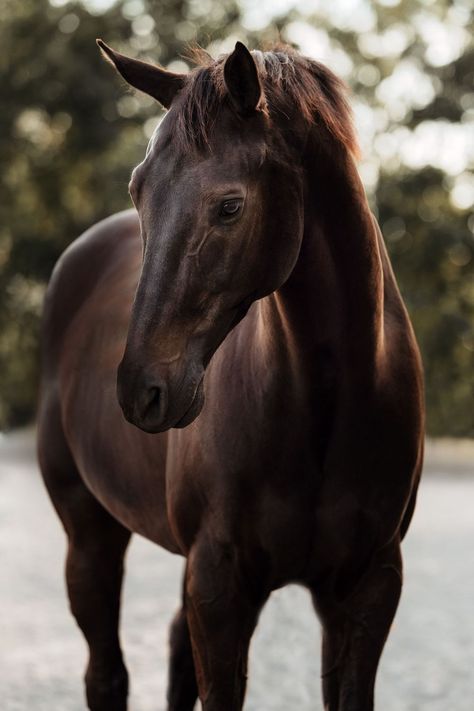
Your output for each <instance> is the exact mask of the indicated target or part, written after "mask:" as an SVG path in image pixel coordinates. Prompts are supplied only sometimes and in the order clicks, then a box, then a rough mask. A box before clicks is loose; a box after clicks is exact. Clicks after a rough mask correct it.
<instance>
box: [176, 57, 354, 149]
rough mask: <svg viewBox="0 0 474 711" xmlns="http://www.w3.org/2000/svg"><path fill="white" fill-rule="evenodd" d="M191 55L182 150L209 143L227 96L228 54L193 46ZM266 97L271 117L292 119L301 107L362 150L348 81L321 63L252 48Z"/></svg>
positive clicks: (180, 120)
mask: <svg viewBox="0 0 474 711" xmlns="http://www.w3.org/2000/svg"><path fill="white" fill-rule="evenodd" d="M188 56H189V58H190V59H192V61H193V62H194V63H195V64H197V65H198V66H197V68H195V69H194V70H193V71H192V72H190V74H189V75H188V81H187V82H186V84H185V86H184V88H183V89H182V92H181V93H182V103H181V110H180V112H179V115H178V116H177V120H176V125H175V137H176V139H177V141H178V143H179V144H180V145H181V146H182V147H183V148H185V149H186V148H189V147H192V146H202V145H205V144H207V143H208V136H209V131H210V128H211V127H212V124H213V122H214V121H215V119H216V117H217V115H218V113H219V109H220V108H221V106H222V104H223V103H224V102H225V100H226V98H225V97H226V90H225V84H224V63H225V60H226V58H227V55H223V56H221V57H219V58H218V59H217V60H214V59H213V58H212V57H211V56H210V55H209V54H208V53H207V52H206V51H204V50H203V49H201V48H199V47H197V48H192V49H191V50H190V53H189V55H188ZM252 56H253V58H254V60H255V63H256V66H257V70H258V74H259V77H260V82H261V84H262V87H263V92H264V99H263V101H262V104H261V106H260V107H259V108H260V109H261V110H262V111H264V112H266V113H267V114H268V115H270V116H272V115H274V116H277V115H278V114H280V115H283V116H287V117H288V118H289V117H290V116H291V114H293V113H294V112H295V111H297V112H298V113H299V114H300V115H301V116H302V117H303V119H304V120H305V121H306V122H307V123H308V124H310V125H311V124H315V123H316V124H322V125H323V126H325V128H326V129H327V131H328V132H329V133H330V135H331V136H332V137H333V138H334V139H335V140H336V141H337V142H338V143H340V144H342V145H343V146H345V147H346V148H347V149H348V150H349V151H350V152H351V153H352V154H353V155H357V154H358V145H357V138H356V135H355V130H354V126H353V121H352V112H351V108H350V106H349V103H348V100H347V88H346V85H345V84H344V82H343V81H342V80H341V79H339V78H338V77H337V76H336V75H335V74H333V72H332V71H331V70H330V69H328V68H327V67H325V66H324V65H323V64H320V63H319V62H316V61H315V60H313V59H310V58H309V57H305V56H303V55H301V54H299V53H298V52H296V51H295V50H294V49H292V48H291V47H287V46H276V47H274V48H272V49H271V50H270V51H266V52H260V51H257V50H254V51H253V52H252Z"/></svg>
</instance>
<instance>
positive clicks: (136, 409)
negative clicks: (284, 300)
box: [99, 42, 303, 432]
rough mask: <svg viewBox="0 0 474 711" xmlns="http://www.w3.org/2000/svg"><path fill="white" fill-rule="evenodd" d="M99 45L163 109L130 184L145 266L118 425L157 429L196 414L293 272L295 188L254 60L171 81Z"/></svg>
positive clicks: (122, 373)
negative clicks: (238, 334)
mask: <svg viewBox="0 0 474 711" xmlns="http://www.w3.org/2000/svg"><path fill="white" fill-rule="evenodd" d="M99 44H100V46H101V48H102V50H103V51H104V52H105V54H106V55H107V56H108V58H109V59H111V61H112V62H113V63H114V65H115V66H116V68H117V69H118V71H119V72H120V73H121V74H122V76H123V77H124V78H125V79H126V80H127V81H128V82H129V83H130V84H132V85H133V86H135V87H136V88H138V89H140V90H142V91H145V92H146V93H148V94H150V95H152V96H154V97H155V98H156V99H157V100H158V101H160V103H161V104H162V105H163V106H165V107H166V108H168V109H169V111H168V113H167V114H166V116H165V117H164V119H163V120H162V122H161V124H160V125H159V127H158V129H157V130H156V132H155V134H154V135H153V137H152V139H151V141H150V145H149V148H148V151H147V154H146V157H145V159H144V160H143V162H142V163H140V165H138V166H137V168H135V170H134V171H133V176H132V179H131V183H130V193H131V196H132V198H133V201H134V203H135V206H136V208H137V211H138V214H139V218H140V225H141V232H142V238H143V244H144V257H143V269H142V274H141V278H140V282H139V285H138V289H137V293H136V298H135V303H134V307H133V312H132V317H131V321H130V326H129V332H128V339H127V345H126V350H125V354H124V356H123V360H122V362H121V364H120V367H119V371H118V396H119V401H120V404H121V406H122V409H123V412H124V414H125V416H126V418H127V419H128V420H129V421H130V422H132V423H133V424H135V425H137V426H138V427H140V428H141V429H143V430H145V431H147V432H160V431H164V430H166V429H169V428H170V427H184V426H185V425H187V424H189V423H190V422H192V420H193V419H194V418H195V417H196V416H197V415H198V414H199V412H200V411H201V408H202V405H203V375H204V371H205V368H206V366H207V364H208V363H209V361H210V359H211V357H212V355H213V354H214V352H215V351H216V349H217V348H218V346H219V344H220V343H221V342H222V341H223V339H224V338H225V337H226V336H227V334H228V333H229V332H230V331H231V329H232V328H233V327H234V326H235V325H236V324H237V323H238V322H239V321H240V320H241V319H242V317H243V316H244V315H245V314H246V312H247V310H248V308H249V306H250V304H251V303H252V302H253V301H254V300H255V299H258V298H260V297H262V296H264V295H266V294H269V293H271V292H272V291H274V290H275V289H277V288H278V287H280V286H281V285H282V284H283V283H284V282H285V280H286V279H287V278H288V276H289V274H290V273H291V270H292V268H293V266H294V264H295V261H296V258H297V255H298V252H299V248H300V243H301V236H302V223H303V219H302V204H303V200H302V195H301V192H302V190H301V186H302V181H301V179H300V178H299V174H298V169H297V168H296V169H295V164H294V162H293V159H292V156H291V155H290V153H289V152H288V150H286V153H285V149H284V146H283V141H282V140H281V136H280V138H279V137H278V136H277V135H276V132H275V130H274V128H273V125H272V121H271V118H270V116H269V111H268V109H267V105H266V98H265V95H264V93H263V90H262V81H261V78H260V73H259V69H258V58H259V54H258V53H257V55H256V58H257V62H256V60H255V59H254V57H253V56H252V54H250V52H249V51H248V50H247V49H246V48H245V47H244V45H242V44H240V43H237V45H236V48H235V50H234V51H233V52H232V53H231V54H230V55H229V56H228V57H227V58H222V59H220V60H218V61H216V62H212V63H209V65H208V66H204V67H200V68H199V69H197V70H195V71H193V72H191V73H190V74H189V75H176V74H172V73H170V72H167V71H165V70H164V69H161V68H159V67H156V66H152V65H150V64H146V63H143V62H139V61H137V60H134V59H129V58H126V57H124V56H123V55H121V54H118V53H117V52H115V51H114V50H111V49H110V48H109V47H107V46H106V45H104V44H103V43H101V42H99ZM260 61H262V60H261V55H260ZM295 142H296V139H295ZM284 143H285V145H287V144H288V141H285V142H284ZM290 143H291V141H290ZM292 163H293V164H292ZM285 176H286V178H285ZM288 176H291V179H288Z"/></svg>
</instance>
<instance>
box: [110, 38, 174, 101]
mask: <svg viewBox="0 0 474 711" xmlns="http://www.w3.org/2000/svg"><path fill="white" fill-rule="evenodd" d="M96 42H97V44H98V45H99V47H100V49H101V51H102V53H103V54H104V56H105V58H106V59H108V60H109V61H110V62H111V63H112V64H113V65H114V66H115V68H116V70H117V71H118V72H119V74H121V75H122V76H123V78H124V79H125V81H126V82H128V83H129V84H130V85H131V86H133V87H135V89H139V90H140V91H143V92H144V93H145V94H148V95H149V96H153V98H154V99H156V100H157V101H159V102H160V104H162V106H164V107H165V109H168V108H169V107H170V105H171V102H172V101H173V99H174V97H175V96H176V94H177V93H178V91H179V90H180V89H181V88H182V87H183V85H184V82H185V78H186V75H185V74H173V73H172V72H168V71H166V69H163V68H162V67H157V66H155V65H154V64H148V62H142V61H140V60H139V59H132V58H131V57H126V56H125V55H124V54H120V52H116V51H115V50H114V49H112V47H109V46H108V45H106V44H105V42H103V41H102V40H101V39H98V40H96Z"/></svg>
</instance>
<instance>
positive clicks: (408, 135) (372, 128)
mask: <svg viewBox="0 0 474 711" xmlns="http://www.w3.org/2000/svg"><path fill="white" fill-rule="evenodd" d="M114 2H115V0H83V3H82V4H83V5H84V6H85V7H86V8H87V9H88V10H89V11H91V12H97V13H102V12H103V11H105V10H107V9H108V8H110V7H111V6H112V5H113V4H114ZM50 3H51V5H53V6H64V5H67V3H68V0H50ZM191 4H192V5H193V4H194V5H195V7H196V13H195V14H196V24H198V21H199V17H200V16H202V15H205V14H206V12H207V11H209V10H210V9H211V5H212V3H211V2H210V1H209V0H195V2H194V3H191ZM375 4H377V5H380V6H383V7H388V8H396V7H399V6H402V5H403V3H402V2H401V1H400V0H378V2H377V3H374V2H370V1H369V0H331V1H330V2H328V1H327V0H259V1H258V2H255V1H254V0H240V6H241V8H242V13H243V14H242V17H241V20H240V23H241V25H242V27H243V28H244V29H246V30H248V31H250V32H260V31H262V30H264V29H266V28H267V27H268V26H269V25H271V23H272V22H273V20H274V19H275V18H278V17H279V16H283V15H286V14H288V13H290V12H294V13H295V19H294V20H292V21H290V22H289V23H288V24H287V25H286V26H285V28H284V32H283V33H282V34H281V39H282V40H283V41H285V42H290V43H292V44H294V45H296V46H297V47H298V48H299V49H300V50H301V51H302V52H303V53H304V54H306V55H308V56H310V57H313V58H315V59H318V60H320V61H322V62H324V63H326V64H327V65H328V66H329V67H331V69H333V71H335V72H336V73H337V74H338V75H339V76H341V77H343V78H344V79H345V80H346V81H347V82H348V83H351V82H352V79H353V78H355V77H354V72H355V71H356V72H357V75H356V76H357V79H358V80H359V81H360V82H361V83H362V84H364V85H365V86H367V87H368V88H372V89H373V93H374V96H375V97H376V103H375V107H374V103H373V102H371V104H372V105H371V106H370V105H369V104H368V103H367V102H366V101H364V100H363V98H360V97H359V96H353V97H352V104H353V108H354V113H355V120H356V125H357V129H358V133H359V138H360V142H361V147H362V161H361V165H360V170H361V173H362V176H363V179H364V182H365V184H366V187H367V188H368V190H371V189H373V188H374V187H375V185H376V183H377V180H378V175H379V166H380V163H383V165H384V168H385V170H393V171H396V170H398V169H399V167H400V165H401V164H404V165H406V166H407V167H409V168H411V169H418V168H421V167H423V166H425V165H431V166H433V167H435V168H439V169H440V170H442V171H443V172H445V173H446V174H447V176H448V179H449V187H450V197H451V201H452V203H453V205H454V206H455V207H459V208H461V209H465V208H467V207H470V206H471V205H472V204H473V203H474V176H473V175H472V173H471V172H469V169H470V168H472V166H473V165H474V87H472V91H471V92H467V93H466V94H465V96H464V97H463V100H462V105H463V108H464V113H463V116H462V117H461V121H460V122H459V123H455V124H453V123H451V122H449V121H446V120H428V121H423V122H421V123H420V124H419V125H418V126H416V128H415V129H414V130H410V129H408V128H406V127H400V128H396V127H395V128H391V130H390V131H388V130H387V129H388V128H389V125H390V124H396V123H397V122H398V121H402V120H404V119H405V118H406V115H407V113H408V112H409V111H412V110H413V109H418V110H419V109H423V108H424V107H425V106H426V105H428V104H429V103H430V102H431V101H432V100H433V98H434V96H435V94H436V92H437V90H438V89H439V82H440V81H441V80H440V79H439V78H438V77H437V76H436V75H435V74H430V75H429V74H427V73H426V71H424V67H423V65H422V64H421V62H420V61H419V58H418V57H416V56H415V57H413V56H411V57H404V58H402V55H403V53H404V52H405V51H406V49H407V48H408V47H409V46H410V44H411V43H412V42H413V41H414V39H415V37H418V38H420V39H421V40H422V42H423V43H424V44H425V51H424V56H423V60H424V62H426V64H427V65H428V66H430V67H432V68H433V69H436V68H442V67H445V66H447V65H449V64H450V63H451V62H452V61H454V60H456V59H458V58H459V57H460V56H461V55H462V53H463V51H464V50H465V48H466V46H467V45H468V43H469V40H470V35H471V34H472V27H469V23H470V21H471V20H470V8H471V3H470V0H460V1H458V2H455V3H454V4H453V5H452V6H451V7H450V8H449V9H448V10H447V11H446V13H443V14H441V13H438V11H437V10H436V7H435V6H436V4H437V0H424V1H423V2H421V3H419V5H418V7H417V8H416V11H415V12H413V13H408V12H407V13H406V16H405V17H404V19H403V20H400V22H398V23H392V24H391V25H390V26H389V27H388V28H385V29H382V30H380V29H378V28H377V15H376V12H375V9H374V5H375ZM124 12H125V14H127V15H128V16H129V17H130V18H135V21H134V22H133V23H132V28H133V30H134V32H135V34H136V37H137V40H138V42H137V43H136V44H137V48H139V49H142V50H144V51H148V52H149V54H150V57H151V58H152V57H153V45H152V44H150V45H149V44H148V43H147V37H149V36H150V35H151V32H152V31H153V30H156V31H157V32H158V34H159V27H155V21H154V20H153V18H152V17H151V16H150V15H146V14H145V6H144V3H143V2H142V1H141V0H129V2H127V3H126V4H125V6H124ZM438 14H439V16H437V15H438ZM318 16H320V17H322V18H324V19H325V21H326V24H327V23H329V24H330V25H332V26H334V27H337V29H338V30H341V31H352V32H354V31H355V32H356V33H358V35H359V37H358V43H357V44H358V50H359V52H360V53H361V54H362V55H363V56H364V57H366V58H367V65H362V66H360V67H357V68H355V67H354V63H353V61H352V59H351V56H350V54H349V53H348V52H346V51H345V49H344V47H343V46H342V45H341V43H340V42H339V41H337V40H335V39H334V38H333V37H331V34H330V32H328V31H327V29H325V28H324V27H321V28H318V26H317V22H316V23H315V22H314V18H315V17H316V18H317V17H318ZM308 20H309V21H308ZM63 24H64V31H65V32H68V31H71V29H73V28H74V24H75V22H74V18H73V17H71V18H70V21H69V22H64V23H63ZM183 24H184V23H183ZM185 24H186V25H187V26H186V27H181V28H179V27H178V28H177V35H178V37H179V35H180V34H181V36H182V40H183V45H184V43H186V42H192V41H193V39H194V37H195V30H196V27H193V25H192V23H190V22H189V21H187V22H186V23H185ZM237 39H241V36H240V35H239V34H229V35H228V36H227V38H226V39H225V40H223V41H219V42H210V43H209V45H208V49H209V50H210V51H211V54H213V55H214V56H217V55H218V54H219V53H221V52H227V51H230V50H231V49H232V48H233V46H234V44H235V42H236V40H237ZM275 39H278V35H275ZM374 59H377V60H381V59H382V60H384V59H386V60H388V61H394V60H395V62H396V64H395V66H394V69H393V71H392V73H391V74H390V75H389V76H388V77H386V78H384V79H383V80H382V81H380V79H381V77H380V72H379V71H378V70H377V68H376V66H374V65H371V60H374ZM173 67H174V68H175V69H180V68H183V67H180V66H179V62H178V63H177V62H176V61H174V62H173ZM173 67H172V68H173ZM153 127H154V122H153V121H151V122H150V123H149V124H148V126H147V127H146V131H147V134H150V132H151V130H152V129H153Z"/></svg>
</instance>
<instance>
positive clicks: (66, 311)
mask: <svg viewBox="0 0 474 711" xmlns="http://www.w3.org/2000/svg"><path fill="white" fill-rule="evenodd" d="M141 260H142V244H141V239H140V228H139V222H138V218H137V216H136V213H135V212H134V211H131V210H130V211H126V212H122V213H119V214H117V215H114V216H113V217H110V218H108V219H106V220H103V221H102V222H100V223H98V224H97V225H94V226H93V227H92V228H90V229H89V230H88V231H87V232H85V233H84V234H83V235H82V236H81V237H79V238H78V239H77V240H76V241H75V242H73V243H72V244H71V245H70V247H68V249H67V250H66V251H65V252H64V254H63V255H62V257H61V258H60V260H59V261H58V263H57V265H56V267H55V270H54V272H53V276H52V278H51V281H50V284H49V287H48V290H47V295H46V301H45V309H44V318H43V330H42V342H43V348H42V351H43V359H42V360H43V374H42V401H43V405H42V407H41V410H40V416H41V412H44V411H45V405H44V403H45V402H46V403H47V402H50V403H51V407H53V408H57V409H58V410H59V412H60V418H61V427H62V432H63V434H64V438H65V440H66V443H67V447H68V449H69V450H70V452H71V454H72V457H73V459H74V462H75V465H76V467H77V469H78V471H79V472H80V475H81V477H82V479H83V480H84V482H85V484H86V485H87V487H88V488H89V489H90V490H91V491H92V493H93V494H94V495H95V496H96V498H97V499H98V500H99V501H100V502H101V503H102V504H103V505H104V507H105V508H106V509H108V510H109V511H110V512H111V513H112V514H113V515H114V516H115V517H116V518H118V519H119V520H120V521H121V522H122V523H124V525H126V526H127V527H129V528H130V529H131V530H134V531H137V532H139V533H143V534H144V535H147V536H148V537H151V538H153V539H155V540H157V542H159V543H161V544H162V545H164V546H165V547H168V548H171V549H172V550H175V548H176V546H175V544H174V542H173V541H172V536H171V534H170V532H169V529H168V523H167V518H166V502H165V468H166V440H167V437H166V435H158V436H150V435H147V434H146V433H144V432H142V431H140V430H138V429H137V428H135V427H133V426H132V425H130V424H129V423H128V422H126V420H125V419H124V417H123V414H122V412H121V410H120V407H119V405H118V401H117V396H116V371H117V366H118V364H119V363H120V360H121V358H122V355H123V351H124V348H125V341H126V336H127V329H128V322H129V318H130V311H131V308H132V304H133V298H134V294H135V289H136V284H137V282H138V278H139V275H140V269H141ZM40 445H41V443H40ZM42 446H43V447H44V443H43V445H42ZM151 483H152V484H153V486H152V487H151V486H150V484H151ZM148 509H149V510H150V515H149V516H147V510H148ZM138 512H140V513H139V514H138Z"/></svg>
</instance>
